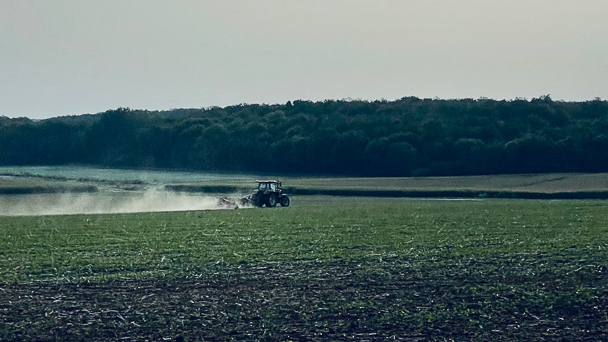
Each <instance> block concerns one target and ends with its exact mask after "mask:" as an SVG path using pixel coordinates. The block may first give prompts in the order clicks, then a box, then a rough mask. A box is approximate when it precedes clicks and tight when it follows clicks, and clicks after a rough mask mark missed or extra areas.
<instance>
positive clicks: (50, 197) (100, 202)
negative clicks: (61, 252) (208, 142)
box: [0, 190, 220, 216]
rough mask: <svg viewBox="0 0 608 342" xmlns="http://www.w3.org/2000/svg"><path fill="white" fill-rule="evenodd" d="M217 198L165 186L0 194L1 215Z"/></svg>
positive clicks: (211, 204)
mask: <svg viewBox="0 0 608 342" xmlns="http://www.w3.org/2000/svg"><path fill="white" fill-rule="evenodd" d="M212 209H220V208H219V207H218V198H217V197H213V196H201V195H196V194H185V193H175V192H168V191H163V190H146V191H143V192H100V193H86V194H65V193H64V194H36V195H8V196H0V216H36V215H71V214H111V213H134V212H155V211H186V210H212Z"/></svg>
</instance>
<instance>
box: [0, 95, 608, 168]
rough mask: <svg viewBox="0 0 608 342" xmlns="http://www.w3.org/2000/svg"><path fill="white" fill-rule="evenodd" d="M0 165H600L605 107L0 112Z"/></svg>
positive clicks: (437, 104)
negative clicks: (46, 115)
mask: <svg viewBox="0 0 608 342" xmlns="http://www.w3.org/2000/svg"><path fill="white" fill-rule="evenodd" d="M0 164H2V165H58V164H87V165H97V166H106V167H138V168H139V167H153V168H176V169H177V168H178V169H191V170H205V171H235V172H257V173H290V174H316V175H319V174H328V175H359V176H419V175H472V174H498V173H534V172H608V102H607V101H605V100H601V99H595V100H592V101H585V102H564V101H554V100H552V99H551V98H550V96H548V95H547V96H541V97H539V98H535V99H532V100H526V99H517V100H510V101H506V100H503V101H497V100H491V99H458V100H440V99H419V98H416V97H405V98H402V99H399V100H396V101H373V102H371V101H357V100H341V101H333V100H328V101H323V102H311V101H293V102H287V103H286V104H274V105H265V104H264V105H257V104H241V105H236V106H230V107H225V108H220V107H212V108H202V109H174V110H168V111H146V110H131V109H128V108H118V109H116V110H108V111H106V112H104V113H99V114H95V115H82V116H66V117H57V118H52V119H46V120H41V121H33V120H30V119H27V118H16V119H9V118H6V117H0Z"/></svg>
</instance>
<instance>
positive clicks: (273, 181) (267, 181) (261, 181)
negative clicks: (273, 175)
mask: <svg viewBox="0 0 608 342" xmlns="http://www.w3.org/2000/svg"><path fill="white" fill-rule="evenodd" d="M256 182H258V183H278V182H279V181H276V180H256Z"/></svg>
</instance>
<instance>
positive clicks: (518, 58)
mask: <svg viewBox="0 0 608 342" xmlns="http://www.w3.org/2000/svg"><path fill="white" fill-rule="evenodd" d="M607 18H608V1H607V0H572V1H565V0H525V1H524V0H442V1H439V0H436V1H433V0H416V1H410V0H369V1H364V0H323V1H317V0H307V1H301V0H299V1H291V0H259V1H256V0H242V1H237V0H216V1H207V0H198V1H196V0H191V1H186V0H183V1H182V0H166V1H161V0H128V1H127V0H0V115H5V116H9V117H17V116H27V117H30V118H46V117H52V116H60V115H75V114H85V113H98V112H102V111H105V110H107V109H114V108H117V107H131V108H138V109H171V108H200V107H208V106H226V105H231V104H239V103H285V102H287V101H288V100H296V99H304V100H313V101H317V100H325V99H343V98H349V97H350V98H353V99H357V98H361V99H369V100H375V99H381V98H385V99H388V100H394V99H398V98H401V97H404V96H418V97H431V98H434V97H439V98H479V97H489V98H495V99H513V98H515V97H527V98H532V97H538V96H541V95H545V94H551V97H552V98H553V99H554V100H560V99H563V100H591V99H593V98H595V97H601V98H603V99H606V98H608V19H607Z"/></svg>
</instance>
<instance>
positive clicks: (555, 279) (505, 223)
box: [0, 196, 608, 341]
mask: <svg viewBox="0 0 608 342" xmlns="http://www.w3.org/2000/svg"><path fill="white" fill-rule="evenodd" d="M607 213H608V202H606V201H591V200H589V201H574V200H560V201H536V200H503V199H496V200H494V199H493V200H468V201H462V200H415V199H403V198H357V197H348V198H344V197H324V196H295V197H294V198H293V202H292V206H291V207H289V208H277V209H266V208H264V209H243V210H216V211H185V212H154V213H132V214H105V215H64V216H25V217H2V218H0V340H7V341H12V340H14V341H39V340H87V341H95V340H124V341H129V340H133V341H143V340H150V341H160V340H169V341H194V340H210V341H213V340H268V341H290V340H291V341H309V340H323V341H325V340H327V341H333V340H352V341H384V340H402V341H429V340H430V341H433V340H436V341H447V340H456V341H463V340H470V341H479V340H485V341H488V340H490V341H492V340H495V341H519V340H536V341H538V340H551V341H554V340H564V341H570V340H587V341H605V340H607V339H608V314H607V312H608V310H607V309H608V276H607V274H606V272H608V269H607V267H608V262H607V260H608V215H607Z"/></svg>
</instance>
